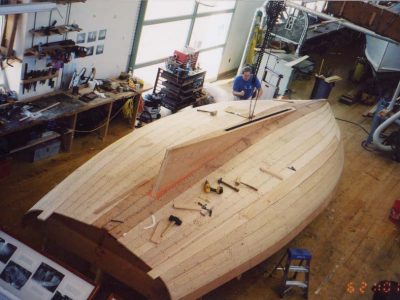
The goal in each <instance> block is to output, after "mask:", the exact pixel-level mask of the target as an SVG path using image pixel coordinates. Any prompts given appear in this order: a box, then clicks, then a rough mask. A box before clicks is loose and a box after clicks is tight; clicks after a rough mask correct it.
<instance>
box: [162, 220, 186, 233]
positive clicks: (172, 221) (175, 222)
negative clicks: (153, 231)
mask: <svg viewBox="0 0 400 300" xmlns="http://www.w3.org/2000/svg"><path fill="white" fill-rule="evenodd" d="M168 221H169V222H170V223H169V224H168V226H167V228H165V230H164V231H163V233H161V237H163V236H164V235H165V233H166V232H167V231H168V230H169V229H170V228H171V227H172V226H173V225H174V224H175V225H177V226H181V225H182V220H181V219H179V218H178V217H177V216H173V215H170V216H169V218H168Z"/></svg>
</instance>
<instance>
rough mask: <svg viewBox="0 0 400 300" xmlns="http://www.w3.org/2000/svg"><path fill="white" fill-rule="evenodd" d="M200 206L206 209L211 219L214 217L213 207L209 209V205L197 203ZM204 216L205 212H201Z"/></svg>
mask: <svg viewBox="0 0 400 300" xmlns="http://www.w3.org/2000/svg"><path fill="white" fill-rule="evenodd" d="M197 204H198V205H200V207H201V208H202V209H204V210H205V211H206V212H208V215H209V216H210V217H211V216H212V207H211V208H208V207H207V204H203V203H201V202H197ZM200 213H201V214H202V215H204V213H203V211H201V212H200Z"/></svg>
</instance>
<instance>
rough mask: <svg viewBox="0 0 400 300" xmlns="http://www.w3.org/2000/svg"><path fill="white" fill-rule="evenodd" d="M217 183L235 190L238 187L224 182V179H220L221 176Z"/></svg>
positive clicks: (237, 190)
mask: <svg viewBox="0 0 400 300" xmlns="http://www.w3.org/2000/svg"><path fill="white" fill-rule="evenodd" d="M218 183H219V184H223V185H225V186H227V187H228V188H230V189H232V190H234V191H235V192H239V189H238V188H237V187H234V186H233V185H230V184H229V183H226V182H225V181H223V180H222V178H219V179H218Z"/></svg>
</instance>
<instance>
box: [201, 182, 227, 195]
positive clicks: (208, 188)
mask: <svg viewBox="0 0 400 300" xmlns="http://www.w3.org/2000/svg"><path fill="white" fill-rule="evenodd" d="M203 191H204V192H205V193H210V192H214V193H217V194H222V193H223V192H224V189H223V188H222V186H218V187H217V188H213V187H211V185H210V183H209V182H208V180H206V182H204V185H203Z"/></svg>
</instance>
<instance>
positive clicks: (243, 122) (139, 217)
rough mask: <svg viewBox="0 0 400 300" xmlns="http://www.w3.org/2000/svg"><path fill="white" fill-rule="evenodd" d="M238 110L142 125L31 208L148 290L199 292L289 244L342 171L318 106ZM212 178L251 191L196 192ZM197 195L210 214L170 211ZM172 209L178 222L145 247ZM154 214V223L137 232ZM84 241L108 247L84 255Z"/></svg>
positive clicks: (337, 143)
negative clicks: (249, 113)
mask: <svg viewBox="0 0 400 300" xmlns="http://www.w3.org/2000/svg"><path fill="white" fill-rule="evenodd" d="M247 107H248V102H246V101H235V102H227V103H218V104H213V105H209V106H206V107H204V109H208V110H217V111H218V114H217V116H211V115H208V114H207V113H204V112H197V111H196V110H195V109H193V110H188V111H185V112H181V113H178V114H176V115H174V116H171V117H167V118H165V119H164V120H160V121H158V122H156V123H153V124H150V125H147V126H145V127H144V128H143V129H141V130H140V131H138V132H134V133H132V134H130V135H128V136H126V137H124V138H123V139H121V140H120V141H118V142H116V143H115V144H113V145H111V146H110V147H108V148H107V149H105V150H104V151H103V152H101V153H100V154H98V155H97V156H95V157H94V158H92V159H91V160H90V161H89V162H87V163H86V164H85V165H83V166H82V167H80V168H79V169H78V170H76V171H75V172H74V173H73V174H71V175H70V176H69V177H68V178H67V179H65V180H64V181H63V182H62V183H61V184H60V185H58V186H57V187H56V188H55V189H54V190H52V191H51V192H50V193H49V194H47V195H46V196H45V197H44V198H43V199H42V200H40V201H39V202H38V203H37V204H36V205H35V206H34V207H33V208H32V209H31V210H30V214H29V215H30V216H33V217H34V218H33V219H35V220H41V222H42V221H44V222H46V223H47V225H48V226H47V227H48V229H47V231H48V234H49V235H50V236H52V239H55V240H56V241H58V242H59V243H60V244H63V245H64V246H66V245H73V244H80V245H85V246H84V247H83V249H82V247H80V248H81V249H79V250H77V249H75V247H73V246H70V247H68V248H69V249H70V250H71V251H73V252H75V253H77V254H78V255H80V256H82V257H83V258H85V259H86V260H88V261H89V262H93V263H95V264H96V265H97V266H98V267H99V268H100V269H102V270H104V271H106V272H107V273H110V274H111V275H113V276H115V277H116V278H118V279H120V280H121V281H122V282H124V283H126V284H128V285H129V286H131V287H133V288H134V289H136V290H138V291H139V292H141V293H142V294H144V295H146V296H147V297H149V298H160V299H162V298H164V299H165V298H166V297H169V298H171V299H181V298H187V299H192V298H196V297H199V296H201V295H203V294H205V293H207V292H208V291H210V290H212V289H214V288H216V287H217V286H219V285H221V284H223V283H224V282H226V281H228V280H230V279H232V278H234V277H236V276H237V275H239V274H241V273H243V272H244V271H246V270H248V269H250V268H251V267H253V266H255V265H257V264H258V263H260V262H261V261H263V260H265V259H266V258H267V257H269V256H270V255H272V254H273V253H274V252H276V251H277V250H279V249H280V248H282V247H283V246H284V245H285V244H287V243H288V242H289V241H290V240H291V239H292V238H293V237H295V236H296V235H297V234H298V233H299V232H300V231H301V230H303V229H304V227H305V226H307V224H309V223H310V222H311V221H312V220H313V219H314V218H315V217H316V216H317V215H318V214H319V213H320V212H321V211H322V210H323V209H324V208H325V207H326V205H327V204H328V203H329V200H330V198H331V195H332V193H333V191H334V188H335V186H336V184H337V182H338V180H339V178H340V175H341V172H342V168H343V147H342V143H341V140H340V131H339V129H338V127H337V124H336V121H335V119H334V117H333V115H332V112H331V110H330V107H329V104H328V103H327V102H325V101H308V100H304V101H293V103H286V102H277V101H261V102H260V103H259V104H258V105H257V109H256V115H255V117H254V118H253V120H252V121H248V120H247V119H245V118H243V115H245V114H246V112H247ZM226 110H228V111H231V112H232V111H233V113H227V112H226ZM262 170H264V171H262ZM220 177H222V178H223V179H224V180H226V181H228V182H230V183H232V184H233V182H234V180H235V179H236V177H240V178H241V180H242V181H243V182H246V183H249V184H251V185H253V186H255V187H257V189H258V191H254V190H251V189H249V188H246V187H245V186H243V185H240V186H239V188H240V191H239V192H235V191H233V190H231V189H229V188H227V187H224V193H223V194H221V195H218V194H215V193H209V194H206V193H204V191H203V188H202V187H203V184H204V181H205V180H206V179H208V180H209V181H210V183H211V185H212V186H215V185H216V181H217V179H218V178H220ZM197 202H202V203H207V206H208V207H213V214H212V216H211V217H208V216H202V215H200V214H199V212H198V211H195V210H182V209H176V208H174V205H175V206H178V207H179V206H184V205H186V206H193V207H196V206H197ZM170 215H175V216H178V217H179V218H180V219H181V220H182V221H183V223H182V225H181V226H173V227H171V229H169V230H168V231H167V232H166V234H165V236H163V237H162V238H161V242H160V243H159V244H155V243H153V242H152V241H151V239H152V236H153V237H154V231H155V230H160V228H161V226H167V223H168V221H167V220H168V217H169V216H170ZM153 216H154V217H155V219H156V220H157V222H158V223H159V224H158V225H157V227H160V228H159V229H155V228H150V229H145V228H147V227H148V225H149V224H151V223H152V218H153ZM36 217H37V218H36ZM161 229H163V228H161ZM60 231H62V232H64V234H63V235H61V234H59V232H60ZM64 235H67V236H68V238H66V237H64ZM93 249H102V251H105V253H106V255H100V257H93V255H91V254H90V252H91V250H93ZM122 266H123V267H122ZM121 268H122V269H123V270H121ZM132 278H135V280H132Z"/></svg>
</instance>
